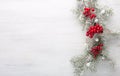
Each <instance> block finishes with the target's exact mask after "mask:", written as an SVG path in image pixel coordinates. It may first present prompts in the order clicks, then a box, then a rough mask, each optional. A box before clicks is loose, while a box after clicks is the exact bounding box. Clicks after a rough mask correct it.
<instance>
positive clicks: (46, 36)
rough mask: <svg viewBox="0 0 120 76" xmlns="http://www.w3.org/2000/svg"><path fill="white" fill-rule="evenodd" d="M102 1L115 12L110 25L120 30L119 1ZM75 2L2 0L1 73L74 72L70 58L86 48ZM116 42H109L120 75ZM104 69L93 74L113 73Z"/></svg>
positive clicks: (66, 75)
mask: <svg viewBox="0 0 120 76" xmlns="http://www.w3.org/2000/svg"><path fill="white" fill-rule="evenodd" d="M101 2H103V3H105V4H106V2H107V5H110V6H109V7H111V8H113V9H114V12H115V14H114V16H113V17H112V18H111V19H110V22H108V23H107V26H108V27H109V28H110V29H112V30H115V29H116V30H119V29H120V25H119V24H120V21H119V19H120V16H119V13H120V1H119V0H106V1H105V0H102V1H101ZM74 6H75V0H4V1H3V0H0V76H73V69H72V65H71V63H70V62H69V60H70V59H71V58H72V57H73V56H75V55H79V54H81V53H82V52H83V49H84V48H85V45H84V43H85V34H84V32H83V31H82V27H81V26H80V25H79V23H78V22H77V20H76V19H75V17H74V16H73V14H72V12H71V9H73V8H74ZM117 45H120V41H118V40H117V41H116V40H114V41H110V43H109V46H110V47H109V46H108V49H109V50H110V54H111V56H112V57H113V59H114V60H115V62H116V64H117V68H118V70H117V71H116V72H115V73H112V74H114V75H115V76H119V75H120V73H119V72H120V70H119V67H120V61H119V57H120V51H119V49H120V47H118V46H117ZM105 70H106V69H105V68H104V69H102V70H101V71H100V72H99V73H97V75H92V76H110V75H111V76H112V74H111V73H110V72H105V73H104V71H105ZM109 73H110V75H109Z"/></svg>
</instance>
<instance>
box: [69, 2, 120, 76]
mask: <svg viewBox="0 0 120 76" xmlns="http://www.w3.org/2000/svg"><path fill="white" fill-rule="evenodd" d="M75 14H76V16H77V18H78V20H79V21H80V22H81V25H82V26H83V29H84V30H85V31H86V38H87V39H86V40H87V41H86V49H85V53H84V55H82V56H75V57H73V58H72V59H71V62H72V64H73V66H74V69H75V75H76V76H82V75H83V74H84V72H85V71H86V70H88V69H89V70H91V71H94V70H95V69H96V64H97V63H98V62H99V61H101V60H106V61H108V62H110V64H111V65H114V63H113V61H112V60H111V59H110V57H109V55H108V51H107V50H106V48H105V44H106V43H105V42H106V39H107V36H108V35H112V36H113V35H119V34H120V32H113V31H110V30H109V29H108V28H106V26H105V25H106V24H105V22H106V21H107V20H108V19H109V17H110V16H112V14H113V12H112V9H110V8H108V7H106V6H99V4H98V3H97V0H77V8H76V9H75Z"/></svg>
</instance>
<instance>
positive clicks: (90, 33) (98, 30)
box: [86, 24, 103, 38]
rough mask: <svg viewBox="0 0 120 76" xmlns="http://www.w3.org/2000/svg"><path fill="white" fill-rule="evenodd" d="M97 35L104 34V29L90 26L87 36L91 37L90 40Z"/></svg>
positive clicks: (98, 26) (97, 25)
mask: <svg viewBox="0 0 120 76" xmlns="http://www.w3.org/2000/svg"><path fill="white" fill-rule="evenodd" d="M96 33H98V34H99V33H103V27H102V26H101V25H99V24H95V25H94V26H90V27H89V29H88V31H87V33H86V36H89V37H90V38H93V36H94V34H96Z"/></svg>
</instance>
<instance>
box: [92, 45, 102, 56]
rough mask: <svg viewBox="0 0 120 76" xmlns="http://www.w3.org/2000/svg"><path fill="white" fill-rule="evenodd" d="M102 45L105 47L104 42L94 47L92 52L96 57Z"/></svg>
mask: <svg viewBox="0 0 120 76" xmlns="http://www.w3.org/2000/svg"><path fill="white" fill-rule="evenodd" d="M102 47H103V44H102V43H101V44H99V45H97V46H94V47H92V49H91V51H90V52H91V53H92V55H93V57H94V58H96V57H97V56H98V55H99V54H100V53H101V50H102Z"/></svg>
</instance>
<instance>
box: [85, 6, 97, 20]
mask: <svg viewBox="0 0 120 76" xmlns="http://www.w3.org/2000/svg"><path fill="white" fill-rule="evenodd" d="M94 11H95V9H94V8H87V7H85V8H84V12H83V14H84V15H85V17H89V18H90V19H93V18H95V17H96V14H94V13H93V12H94Z"/></svg>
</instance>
